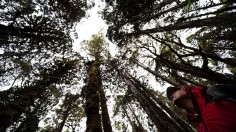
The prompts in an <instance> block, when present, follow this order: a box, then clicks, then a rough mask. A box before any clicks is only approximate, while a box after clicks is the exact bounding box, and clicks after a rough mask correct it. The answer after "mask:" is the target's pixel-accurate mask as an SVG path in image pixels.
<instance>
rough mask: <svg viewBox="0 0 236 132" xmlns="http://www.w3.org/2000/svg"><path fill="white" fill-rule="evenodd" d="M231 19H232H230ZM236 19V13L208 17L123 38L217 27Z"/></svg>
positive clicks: (143, 31)
mask: <svg viewBox="0 0 236 132" xmlns="http://www.w3.org/2000/svg"><path fill="white" fill-rule="evenodd" d="M232 18H233V19H232ZM235 18H236V13H228V14H224V15H220V16H217V17H208V18H204V19H199V20H192V21H189V22H179V23H178V22H177V23H174V24H170V25H167V26H164V27H157V28H152V29H146V30H142V31H140V32H138V33H128V34H124V35H123V37H124V36H137V35H141V34H149V33H157V32H165V31H173V30H181V29H188V28H198V27H203V26H218V25H219V24H222V23H225V22H229V21H232V20H234V19H235Z"/></svg>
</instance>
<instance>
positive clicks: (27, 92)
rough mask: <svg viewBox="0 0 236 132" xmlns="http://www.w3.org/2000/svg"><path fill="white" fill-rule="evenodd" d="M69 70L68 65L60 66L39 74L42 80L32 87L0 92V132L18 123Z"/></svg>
mask: <svg viewBox="0 0 236 132" xmlns="http://www.w3.org/2000/svg"><path fill="white" fill-rule="evenodd" d="M70 68H72V67H70V66H69V64H65V65H62V66H60V67H58V68H57V69H55V70H53V71H50V73H41V74H43V78H42V79H41V80H38V81H35V82H34V85H32V86H26V87H24V88H20V89H18V90H15V91H14V90H13V88H10V89H9V90H6V91H2V92H0V97H1V98H0V131H1V132H5V131H6V129H7V128H8V127H9V126H11V125H12V124H13V123H14V122H16V121H18V119H19V118H20V117H21V115H22V114H23V113H25V112H26V111H27V110H28V109H29V108H30V107H33V105H34V101H35V100H36V99H39V98H41V95H42V94H43V93H44V92H45V91H46V89H47V87H48V86H50V85H51V84H53V83H57V82H58V81H60V77H63V76H65V74H67V73H68V71H69V70H70ZM55 75H57V76H55ZM8 95H11V96H8ZM4 96H5V97H4ZM6 100H8V101H6ZM4 102H5V103H4Z"/></svg>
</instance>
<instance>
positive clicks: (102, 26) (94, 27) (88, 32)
mask: <svg viewBox="0 0 236 132" xmlns="http://www.w3.org/2000/svg"><path fill="white" fill-rule="evenodd" d="M98 3H101V2H97V1H96V5H95V7H93V8H92V9H91V10H89V11H88V14H89V17H87V18H82V19H81V21H80V23H79V24H78V25H77V27H76V31H77V33H78V39H76V40H75V41H74V45H73V49H74V50H75V51H80V43H81V42H82V41H83V40H89V39H90V38H91V36H92V35H93V34H97V33H98V32H99V31H102V32H103V33H104V34H106V29H107V27H108V26H107V25H106V23H105V22H104V20H103V19H102V18H101V17H100V16H99V14H98V12H99V11H101V10H102V7H103V5H102V3H101V5H100V4H99V5H98Z"/></svg>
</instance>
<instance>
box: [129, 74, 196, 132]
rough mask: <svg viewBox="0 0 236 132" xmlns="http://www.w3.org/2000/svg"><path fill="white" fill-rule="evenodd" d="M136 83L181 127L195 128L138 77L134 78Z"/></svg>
mask: <svg viewBox="0 0 236 132" xmlns="http://www.w3.org/2000/svg"><path fill="white" fill-rule="evenodd" d="M132 79H133V80H134V82H135V83H136V84H138V85H139V86H140V90H141V91H142V93H145V94H146V95H147V97H150V98H151V99H152V100H154V101H155V102H156V103H157V104H158V105H159V106H160V107H161V109H163V110H164V111H165V112H167V113H168V115H169V116H170V117H171V118H172V119H174V120H175V122H176V123H177V124H179V126H181V128H182V129H183V130H184V131H186V132H193V131H194V130H193V128H192V127H191V126H190V125H189V124H187V123H186V122H185V121H183V120H182V119H181V118H179V117H178V116H177V115H176V114H175V113H174V112H172V111H171V110H170V109H169V108H168V107H167V106H166V105H165V104H164V103H163V102H162V101H161V100H160V99H159V98H157V97H156V96H155V95H153V94H152V93H151V92H150V91H149V90H148V89H147V88H146V87H145V86H143V85H142V84H141V83H140V82H139V81H138V80H137V79H135V78H132Z"/></svg>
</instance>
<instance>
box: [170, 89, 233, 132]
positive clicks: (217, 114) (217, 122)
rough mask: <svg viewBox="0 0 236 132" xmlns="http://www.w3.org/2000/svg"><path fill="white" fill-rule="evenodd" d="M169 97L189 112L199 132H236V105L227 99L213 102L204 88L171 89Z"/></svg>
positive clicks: (189, 116) (189, 117) (190, 118)
mask: <svg viewBox="0 0 236 132" xmlns="http://www.w3.org/2000/svg"><path fill="white" fill-rule="evenodd" d="M166 93H167V97H168V98H169V99H170V100H171V101H172V102H173V103H174V104H175V105H177V106H178V107H180V108H183V109H185V110H186V111H187V116H188V119H189V120H190V121H193V122H195V123H196V125H197V130H198V132H233V131H236V104H235V102H231V101H229V100H227V99H220V100H217V101H216V100H212V99H211V97H210V95H208V94H207V93H206V90H205V89H204V88H202V87H191V86H179V87H169V88H167V90H166Z"/></svg>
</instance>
